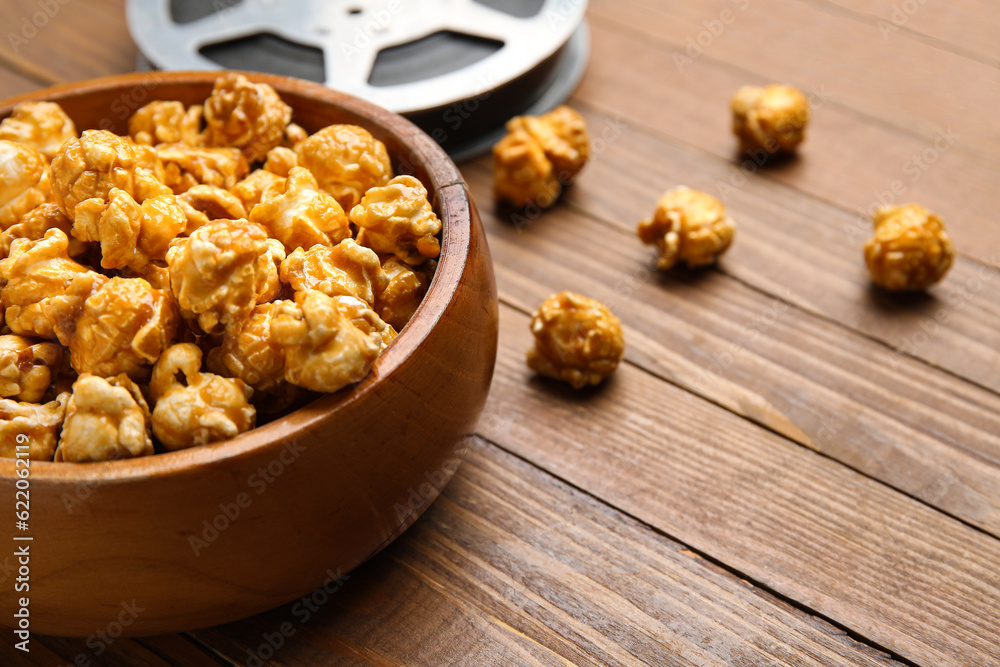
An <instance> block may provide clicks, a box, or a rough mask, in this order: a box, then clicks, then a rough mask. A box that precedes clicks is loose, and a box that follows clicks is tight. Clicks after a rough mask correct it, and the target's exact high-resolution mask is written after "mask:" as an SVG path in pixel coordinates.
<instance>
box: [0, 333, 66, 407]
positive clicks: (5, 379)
mask: <svg viewBox="0 0 1000 667" xmlns="http://www.w3.org/2000/svg"><path fill="white" fill-rule="evenodd" d="M62 356H63V355H62V347H60V346H59V345H56V344H55V343H41V342H36V341H33V340H31V339H30V338H24V337H23V336H16V335H13V334H7V335H0V396H2V397H3V398H10V399H13V400H15V401H26V402H28V403H38V402H39V401H41V400H42V397H43V396H44V395H45V392H46V391H47V390H48V388H49V385H50V384H51V383H52V378H53V375H54V373H53V369H56V370H58V369H59V366H60V365H61V364H62Z"/></svg>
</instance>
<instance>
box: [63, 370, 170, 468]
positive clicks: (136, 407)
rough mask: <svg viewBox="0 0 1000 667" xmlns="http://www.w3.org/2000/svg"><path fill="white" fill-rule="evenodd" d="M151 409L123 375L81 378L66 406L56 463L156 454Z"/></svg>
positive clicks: (137, 389) (135, 386)
mask: <svg viewBox="0 0 1000 667" xmlns="http://www.w3.org/2000/svg"><path fill="white" fill-rule="evenodd" d="M149 427H150V416H149V406H148V405H147V404H146V400H145V399H144V398H143V397H142V392H141V391H139V387H138V386H137V385H136V384H135V383H134V382H132V381H131V380H130V379H129V378H128V376H127V375H125V374H124V373H123V374H121V375H119V376H117V377H113V378H109V379H104V378H101V377H97V376H96V375H81V376H80V378H79V379H78V380H77V381H76V382H74V383H73V396H72V397H71V398H70V399H69V404H68V405H67V406H66V421H65V422H64V423H63V429H62V435H61V436H60V438H59V448H58V449H56V454H55V460H56V461H72V462H81V461H111V460H114V459H127V458H133V457H136V456H149V455H150V454H152V453H153V441H152V439H151V438H150V437H149Z"/></svg>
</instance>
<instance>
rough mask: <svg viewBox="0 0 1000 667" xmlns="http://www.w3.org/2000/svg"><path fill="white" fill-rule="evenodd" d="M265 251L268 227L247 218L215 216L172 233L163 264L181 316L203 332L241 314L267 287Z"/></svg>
mask: <svg viewBox="0 0 1000 667" xmlns="http://www.w3.org/2000/svg"><path fill="white" fill-rule="evenodd" d="M267 253H268V243H267V232H265V231H264V228H263V227H261V226H260V225H257V224H254V223H252V222H247V221H246V220H215V221H214V222H210V223H209V224H207V225H205V226H204V227H199V228H198V229H197V230H195V231H194V233H192V234H191V236H189V237H186V238H178V239H175V240H174V242H173V245H172V246H171V248H170V250H168V251H167V268H168V269H169V271H170V287H171V291H172V292H173V295H174V297H175V298H176V299H177V303H178V304H179V305H180V307H181V312H182V314H183V315H184V317H187V318H197V320H198V324H199V326H201V328H202V329H203V330H204V331H205V332H206V333H213V332H216V331H217V330H219V329H220V328H221V327H222V326H225V325H227V324H229V323H230V322H236V321H238V320H240V319H242V318H244V317H246V316H247V315H248V314H249V313H250V311H251V310H253V307H254V305H256V303H257V298H258V297H259V296H260V295H261V294H262V293H264V291H265V290H266V288H267V271H266V270H264V267H263V266H262V263H261V261H260V257H261V255H266V254H267Z"/></svg>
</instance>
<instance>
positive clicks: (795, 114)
mask: <svg viewBox="0 0 1000 667" xmlns="http://www.w3.org/2000/svg"><path fill="white" fill-rule="evenodd" d="M731 106H732V110H733V134H735V135H736V136H737V137H738V138H739V140H740V149H741V150H742V151H744V152H749V151H752V150H759V149H763V150H766V151H767V152H768V153H777V152H791V151H794V150H795V149H796V147H797V146H798V145H799V144H801V143H802V140H803V139H805V132H806V125H807V124H808V123H809V100H808V99H806V96H805V95H803V94H802V93H801V92H800V91H799V90H798V89H796V88H794V87H792V86H782V85H777V84H772V85H770V86H764V87H763V88H761V87H758V86H743V87H742V88H740V89H739V90H737V91H736V94H735V95H734V96H733V100H732V104H731Z"/></svg>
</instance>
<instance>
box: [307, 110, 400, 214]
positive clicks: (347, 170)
mask: <svg viewBox="0 0 1000 667" xmlns="http://www.w3.org/2000/svg"><path fill="white" fill-rule="evenodd" d="M295 153H296V154H297V155H298V157H299V165H300V166H302V167H305V168H307V169H308V170H309V171H311V172H312V173H313V175H314V176H315V177H316V181H317V182H318V183H319V187H320V188H322V189H323V190H324V191H326V192H328V193H329V194H331V195H333V197H334V198H335V199H336V200H337V201H338V202H339V203H340V205H341V207H343V209H344V210H345V211H350V210H351V208H353V207H354V206H356V205H357V204H358V202H360V201H361V197H362V196H364V194H365V192H367V191H368V190H369V189H370V188H374V187H379V186H382V185H385V184H386V183H388V182H389V179H390V178H392V163H391V162H390V161H389V153H388V152H387V151H386V149H385V145H384V144H383V143H382V142H381V141H379V140H378V139H376V138H375V137H373V136H372V135H371V134H370V133H369V132H368V130H366V129H364V128H363V127H358V126H357V125H330V126H329V127H325V128H323V129H322V130H320V131H319V132H317V133H316V134H314V135H312V136H311V137H309V138H308V139H306V140H305V141H303V142H301V143H299V144H298V145H296V146H295Z"/></svg>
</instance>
